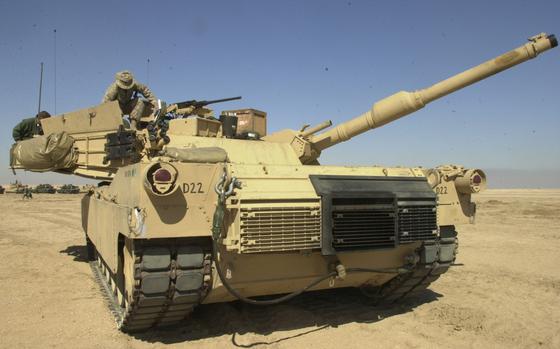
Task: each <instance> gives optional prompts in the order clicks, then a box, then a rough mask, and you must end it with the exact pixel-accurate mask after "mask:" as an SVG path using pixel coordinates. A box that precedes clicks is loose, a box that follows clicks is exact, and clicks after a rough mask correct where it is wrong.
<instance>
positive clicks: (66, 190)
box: [56, 184, 80, 194]
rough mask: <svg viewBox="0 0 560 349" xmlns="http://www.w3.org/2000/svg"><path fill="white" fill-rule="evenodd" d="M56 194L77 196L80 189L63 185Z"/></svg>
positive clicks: (71, 185)
mask: <svg viewBox="0 0 560 349" xmlns="http://www.w3.org/2000/svg"><path fill="white" fill-rule="evenodd" d="M56 192H57V193H59V194H79V193H80V187H78V186H77V185H73V184H64V185H63V186H61V187H60V188H58V189H57V191H56Z"/></svg>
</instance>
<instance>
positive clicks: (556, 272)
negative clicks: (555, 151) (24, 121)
mask: <svg viewBox="0 0 560 349" xmlns="http://www.w3.org/2000/svg"><path fill="white" fill-rule="evenodd" d="M80 197H81V196H80V195H68V196H64V195H58V194H57V195H38V196H36V198H35V199H33V200H32V201H23V200H22V199H21V197H20V196H19V195H15V194H7V195H0V218H1V220H0V251H1V252H0V314H1V315H0V347H3V348H17V347H20V348H21V347H23V348H27V347H32V348H39V347H41V348H44V347H73V348H109V347H111V348H153V347H164V346H165V347H170V348H179V347H180V348H183V347H185V348H224V347H233V346H238V347H243V348H248V347H269V348H341V347H344V348H364V347H395V348H411V347H412V348H415V347H419V348H431V347H447V348H451V347H454V348H465V347H474V348H482V347H503V348H511V347H516V348H535V347H543V348H560V268H559V265H560V190H489V191H487V192H485V193H484V194H482V195H479V196H478V197H477V201H478V203H479V210H478V211H479V215H478V217H477V224H476V225H470V226H464V227H461V229H460V249H459V251H460V254H459V257H458V261H457V262H458V263H461V264H463V266H457V267H455V268H453V269H452V270H450V271H449V272H448V273H447V274H445V275H444V276H443V277H442V278H440V279H439V280H438V281H437V282H436V283H435V284H433V285H432V287H431V290H427V291H426V292H425V293H424V294H422V295H421V296H420V297H418V298H415V299H412V300H409V301H407V302H406V303H404V304H402V305H399V306H397V307H395V308H392V309H379V308H375V307H373V306H371V305H369V304H368V302H367V300H365V299H364V298H362V296H361V295H360V294H359V293H358V292H355V291H353V290H338V291H336V290H335V291H327V292H319V293H310V294H306V295H304V296H301V297H299V298H298V299H296V300H294V301H292V302H290V303H288V304H284V305H279V306H274V307H268V308H261V307H253V306H248V305H245V304H240V303H238V302H233V303H226V304H215V305H204V306H200V307H198V308H197V310H196V311H195V313H194V314H193V317H192V318H191V320H189V321H187V322H186V323H185V325H184V326H182V327H178V328H174V329H171V330H165V331H163V330H159V331H150V332H148V333H146V334H142V335H136V336H135V337H132V336H128V335H125V334H122V333H119V332H118V331H117V330H116V329H115V326H114V322H113V318H112V316H111V314H110V313H109V311H108V310H107V307H106V304H105V301H104V299H103V298H102V296H101V293H100V291H99V289H98V287H97V285H96V284H95V282H94V280H93V277H92V274H91V271H90V268H89V266H88V264H87V263H86V262H85V260H84V253H85V250H84V240H83V238H82V236H83V233H82V229H81V223H80V209H79V205H80Z"/></svg>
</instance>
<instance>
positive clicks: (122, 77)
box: [115, 70, 134, 90]
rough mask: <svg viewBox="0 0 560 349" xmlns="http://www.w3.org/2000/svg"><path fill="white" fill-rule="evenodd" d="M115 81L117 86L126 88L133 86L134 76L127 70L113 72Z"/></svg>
mask: <svg viewBox="0 0 560 349" xmlns="http://www.w3.org/2000/svg"><path fill="white" fill-rule="evenodd" d="M115 82H116V83H117V86H118V87H120V88H122V89H123V90H128V89H130V88H132V86H134V76H132V73H131V72H129V71H128V70H125V71H121V72H118V73H117V74H115Z"/></svg>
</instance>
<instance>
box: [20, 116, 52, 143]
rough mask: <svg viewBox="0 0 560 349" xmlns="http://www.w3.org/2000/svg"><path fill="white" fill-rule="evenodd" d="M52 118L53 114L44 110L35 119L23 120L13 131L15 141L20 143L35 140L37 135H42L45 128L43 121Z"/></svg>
mask: <svg viewBox="0 0 560 349" xmlns="http://www.w3.org/2000/svg"><path fill="white" fill-rule="evenodd" d="M50 117H51V114H49V113H47V112H46V111H44V110H43V111H40V112H39V113H38V114H37V115H35V117H34V118H29V119H23V120H22V121H21V122H20V123H19V124H17V125H16V127H14V129H13V131H12V137H14V141H16V142H19V141H23V140H24V139H28V138H33V136H35V135H42V134H43V128H42V127H41V120H43V119H46V118H50Z"/></svg>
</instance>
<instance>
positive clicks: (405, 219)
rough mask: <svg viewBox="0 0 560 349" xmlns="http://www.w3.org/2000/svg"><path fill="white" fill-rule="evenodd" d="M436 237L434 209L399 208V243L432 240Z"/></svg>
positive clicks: (426, 207)
mask: <svg viewBox="0 0 560 349" xmlns="http://www.w3.org/2000/svg"><path fill="white" fill-rule="evenodd" d="M436 237H437V218H436V207H435V206H433V205H426V206H405V207H399V242H401V243H406V242H413V241H424V240H433V239H435V238H436Z"/></svg>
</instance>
